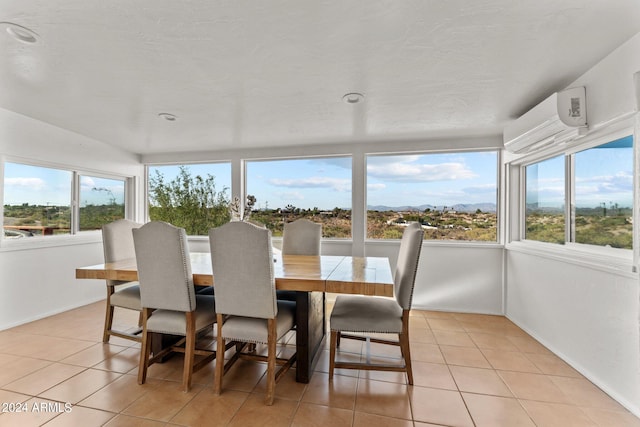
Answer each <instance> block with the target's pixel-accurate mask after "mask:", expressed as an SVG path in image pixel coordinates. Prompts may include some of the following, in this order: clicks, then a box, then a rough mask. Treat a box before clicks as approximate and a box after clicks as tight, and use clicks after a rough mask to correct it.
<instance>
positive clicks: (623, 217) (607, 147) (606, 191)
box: [572, 136, 633, 249]
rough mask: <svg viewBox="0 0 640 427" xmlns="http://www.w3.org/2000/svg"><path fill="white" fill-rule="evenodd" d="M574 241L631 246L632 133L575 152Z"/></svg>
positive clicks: (622, 246) (612, 245) (620, 246)
mask: <svg viewBox="0 0 640 427" xmlns="http://www.w3.org/2000/svg"><path fill="white" fill-rule="evenodd" d="M574 165H575V166H574V170H575V181H574V188H575V190H574V194H575V196H574V203H573V209H574V212H573V218H574V224H573V226H574V227H573V229H572V230H573V241H575V242H576V243H585V244H591V245H598V246H611V247H614V248H624V249H632V236H633V222H632V219H631V218H632V216H633V137H631V136H628V137H625V138H621V139H618V140H615V141H612V142H609V143H606V144H602V145H598V146H597V147H594V148H590V149H588V150H584V151H580V152H578V153H575V154H574Z"/></svg>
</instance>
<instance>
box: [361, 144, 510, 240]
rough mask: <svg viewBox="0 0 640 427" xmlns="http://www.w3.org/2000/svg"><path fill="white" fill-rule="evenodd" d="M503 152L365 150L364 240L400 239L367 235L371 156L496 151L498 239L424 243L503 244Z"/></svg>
mask: <svg viewBox="0 0 640 427" xmlns="http://www.w3.org/2000/svg"><path fill="white" fill-rule="evenodd" d="M502 152H503V150H501V149H499V148H480V149H471V148H468V149H462V150H445V149H442V150H413V151H388V152H379V151H376V152H365V153H364V177H363V179H364V208H363V209H364V227H365V230H364V233H365V234H364V237H365V238H364V241H365V243H366V244H371V243H374V244H375V243H376V242H397V241H399V240H400V239H375V238H370V237H368V236H367V222H368V219H369V218H368V210H367V206H368V204H369V202H368V180H367V178H368V172H367V164H368V163H367V161H368V159H369V157H383V156H412V155H419V156H429V155H442V154H445V155H446V154H451V155H453V154H467V153H495V155H496V163H495V168H496V183H495V184H496V200H495V203H496V239H495V240H492V241H486V240H452V239H425V240H423V244H429V245H439V246H449V245H451V246H460V245H464V246H467V247H486V246H495V245H499V246H502V244H503V241H504V240H503V236H504V231H503V229H504V228H505V226H504V222H503V218H504V217H505V214H504V211H503V209H502V207H503V205H504V202H503V196H502V195H503V193H504V191H503V190H502V189H501V184H502V183H503V182H504V179H503V175H502V168H501V164H502Z"/></svg>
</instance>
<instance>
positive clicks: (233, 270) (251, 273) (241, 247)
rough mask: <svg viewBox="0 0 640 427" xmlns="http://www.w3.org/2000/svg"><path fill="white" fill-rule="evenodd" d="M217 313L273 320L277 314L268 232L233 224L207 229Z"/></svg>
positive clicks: (258, 228)
mask: <svg viewBox="0 0 640 427" xmlns="http://www.w3.org/2000/svg"><path fill="white" fill-rule="evenodd" d="M209 244H210V245H211V263H212V267H213V280H214V287H215V290H216V312H218V313H222V314H228V315H235V316H245V317H257V318H263V319H273V318H274V317H275V316H276V314H277V313H278V308H277V305H276V284H275V278H274V272H273V270H274V269H273V262H274V261H273V249H272V247H271V231H269V230H268V229H266V228H262V227H258V226H256V225H253V224H250V223H247V222H242V221H234V222H229V223H227V224H224V225H222V226H221V227H218V228H213V229H211V230H209Z"/></svg>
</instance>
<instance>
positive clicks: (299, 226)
mask: <svg viewBox="0 0 640 427" xmlns="http://www.w3.org/2000/svg"><path fill="white" fill-rule="evenodd" d="M321 240H322V224H318V223H315V222H312V221H309V220H308V219H304V218H303V219H298V220H296V221H293V222H289V223H286V224H285V225H284V230H283V233H282V254H283V255H320V242H321Z"/></svg>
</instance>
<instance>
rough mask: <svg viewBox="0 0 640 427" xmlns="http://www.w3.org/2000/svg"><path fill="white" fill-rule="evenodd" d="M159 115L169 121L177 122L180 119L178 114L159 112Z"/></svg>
mask: <svg viewBox="0 0 640 427" xmlns="http://www.w3.org/2000/svg"><path fill="white" fill-rule="evenodd" d="M158 117H160V118H161V119H165V120H166V121H168V122H175V121H176V120H177V119H178V117H177V116H174V115H173V114H171V113H158Z"/></svg>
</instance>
